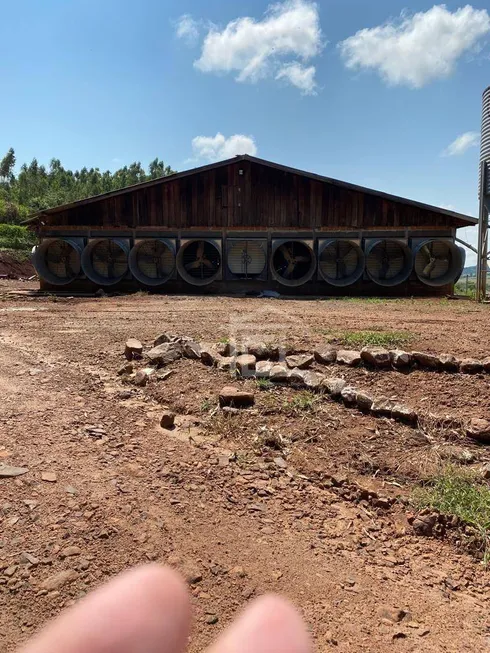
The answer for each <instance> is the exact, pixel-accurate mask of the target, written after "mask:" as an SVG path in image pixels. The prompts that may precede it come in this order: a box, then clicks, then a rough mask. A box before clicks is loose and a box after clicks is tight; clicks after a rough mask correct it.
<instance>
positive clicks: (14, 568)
mask: <svg viewBox="0 0 490 653" xmlns="http://www.w3.org/2000/svg"><path fill="white" fill-rule="evenodd" d="M18 568H19V565H10V567H7V568H6V569H4V570H3V575H4V576H8V577H9V578H11V577H12V576H13V575H14V574H15V572H16V571H17V569H18Z"/></svg>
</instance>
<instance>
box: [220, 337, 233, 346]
mask: <svg viewBox="0 0 490 653" xmlns="http://www.w3.org/2000/svg"><path fill="white" fill-rule="evenodd" d="M218 342H219V344H220V345H228V344H229V342H230V339H229V338H226V337H223V338H220V339H219V340H218Z"/></svg>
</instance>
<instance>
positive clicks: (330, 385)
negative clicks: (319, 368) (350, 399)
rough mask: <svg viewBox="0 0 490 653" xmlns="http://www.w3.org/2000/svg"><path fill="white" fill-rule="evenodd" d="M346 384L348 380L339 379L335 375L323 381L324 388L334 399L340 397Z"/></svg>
mask: <svg viewBox="0 0 490 653" xmlns="http://www.w3.org/2000/svg"><path fill="white" fill-rule="evenodd" d="M346 385H347V382H346V381H344V379H338V378H335V377H330V378H326V379H324V380H323V381H322V388H324V389H325V390H326V391H327V392H328V394H329V395H331V396H332V397H333V398H334V399H338V398H339V397H340V395H341V394H342V390H343V389H344V388H345V386H346Z"/></svg>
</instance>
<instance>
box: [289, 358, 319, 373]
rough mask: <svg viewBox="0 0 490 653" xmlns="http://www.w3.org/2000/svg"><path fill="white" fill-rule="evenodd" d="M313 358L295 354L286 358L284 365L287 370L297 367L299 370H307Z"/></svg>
mask: <svg viewBox="0 0 490 653" xmlns="http://www.w3.org/2000/svg"><path fill="white" fill-rule="evenodd" d="M314 360H315V357H314V356H313V355H312V354H296V355H293V356H287V357H286V364H287V366H288V367H289V368H293V367H297V368H298V369H300V370H306V369H308V368H309V367H310V366H311V364H312V363H313V361H314Z"/></svg>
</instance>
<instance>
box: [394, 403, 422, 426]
mask: <svg viewBox="0 0 490 653" xmlns="http://www.w3.org/2000/svg"><path fill="white" fill-rule="evenodd" d="M391 416H392V418H393V419H396V420H399V421H400V422H405V423H406V424H412V425H414V424H417V422H418V415H417V413H416V412H415V411H414V410H413V409H412V408H409V407H408V406H404V405H403V404H396V403H395V404H394V405H392V406H391Z"/></svg>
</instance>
